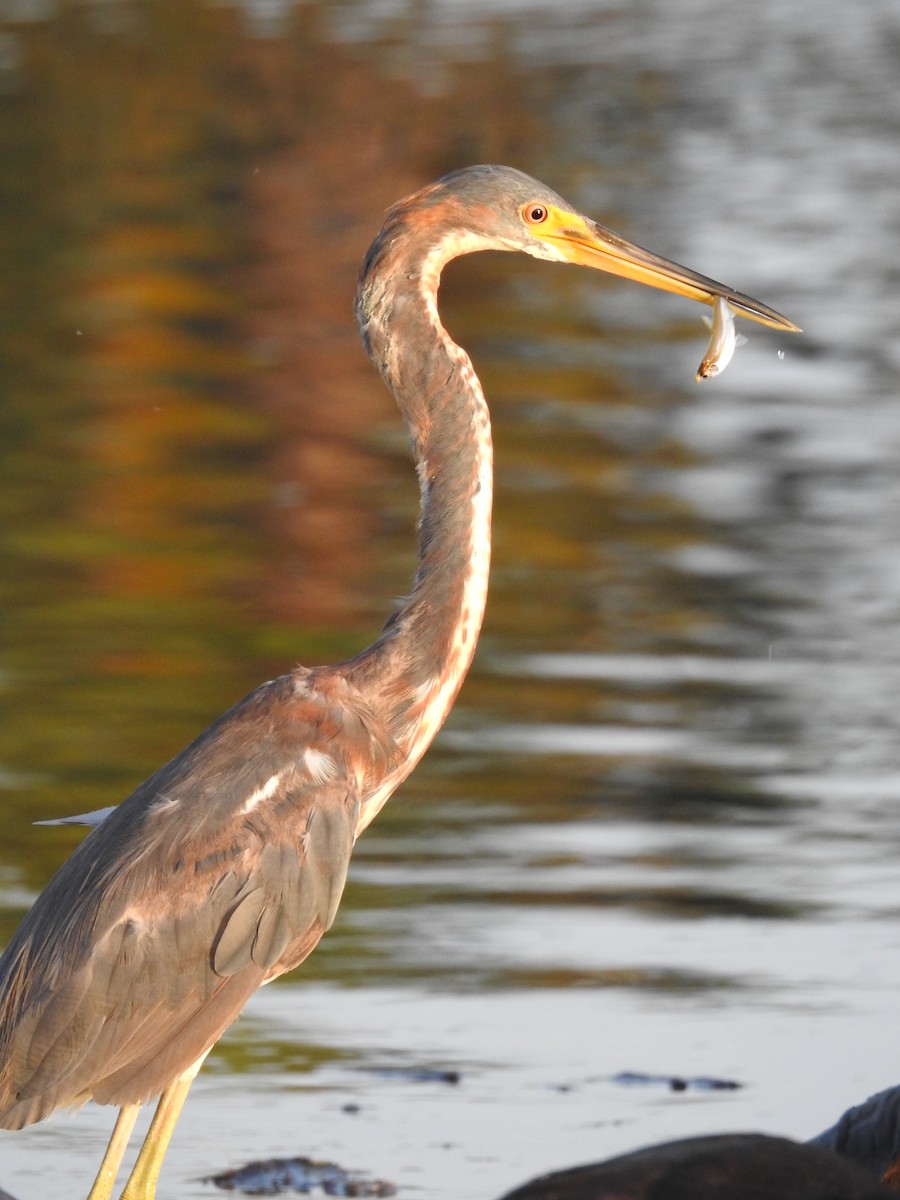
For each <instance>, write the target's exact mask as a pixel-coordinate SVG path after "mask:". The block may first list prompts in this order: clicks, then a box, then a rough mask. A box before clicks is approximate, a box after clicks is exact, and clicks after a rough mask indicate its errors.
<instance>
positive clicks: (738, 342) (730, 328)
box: [694, 296, 747, 383]
mask: <svg viewBox="0 0 900 1200" xmlns="http://www.w3.org/2000/svg"><path fill="white" fill-rule="evenodd" d="M703 320H704V323H705V324H706V325H708V326H709V328H710V330H711V332H710V335H709V345H708V346H707V347H706V353H705V354H704V356H703V362H701V364H700V366H699V367H698V369H697V374H696V375H695V376H694V378H695V379H696V380H697V382H698V383H700V382H701V380H703V379H712V378H713V376H714V375H718V374H719V372H720V371H724V370H725V368H726V367H727V366H728V364H729V363H730V362H731V356H732V355H733V354H734V351H735V347H737V346H742V345H743V344H744V342H746V340H747V339H746V338H745V337H743V336H742V335H741V334H739V333H737V332H736V331H735V328H734V313H733V312H732V310H731V308H730V307H729V305H728V301H727V300H725V299H723V297H722V296H716V302H715V304H714V305H713V319H712V320H711V321H710V319H709V318H708V317H704V318H703Z"/></svg>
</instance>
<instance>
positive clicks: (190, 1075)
mask: <svg viewBox="0 0 900 1200" xmlns="http://www.w3.org/2000/svg"><path fill="white" fill-rule="evenodd" d="M208 1053H209V1051H208V1050H207V1051H206V1053H205V1054H203V1055H201V1057H200V1058H198V1059H197V1061H196V1062H195V1063H194V1065H193V1066H192V1067H188V1069H187V1070H186V1071H185V1072H184V1074H183V1075H179V1076H178V1078H177V1079H176V1080H174V1082H172V1083H170V1084H169V1086H168V1087H167V1088H166V1090H165V1091H164V1092H163V1094H162V1095H161V1096H160V1098H159V1104H158V1105H157V1106H156V1112H155V1113H154V1114H153V1120H152V1121H151V1122H150V1128H149V1129H148V1130H147V1136H146V1137H145V1138H144V1144H143V1145H142V1146H141V1152H140V1154H139V1155H138V1157H137V1162H136V1163H135V1164H134V1168H133V1169H132V1172H131V1174H130V1175H129V1176H128V1182H127V1183H126V1184H125V1191H124V1192H123V1193H122V1196H121V1200H154V1197H155V1196H156V1181H157V1179H159V1172H160V1168H161V1167H162V1162H163V1158H164V1157H165V1153H166V1150H167V1149H168V1146H169V1139H170V1138H171V1136H172V1132H173V1130H174V1129H175V1122H176V1121H177V1120H178V1117H179V1115H180V1113H181V1110H182V1108H183V1107H184V1102H185V1100H187V1094H188V1092H189V1091H190V1088H191V1084H192V1083H193V1082H194V1076H195V1075H196V1074H197V1072H198V1071H199V1070H200V1068H201V1067H202V1066H203V1060H204V1059H205V1058H206V1055H207V1054H208Z"/></svg>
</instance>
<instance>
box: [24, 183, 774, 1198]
mask: <svg viewBox="0 0 900 1200" xmlns="http://www.w3.org/2000/svg"><path fill="white" fill-rule="evenodd" d="M481 250H504V251H521V252H523V253H525V254H528V255H531V256H532V257H534V258H539V259H545V260H547V261H549V262H560V263H580V264H582V265H584V266H588V267H594V268H598V269H600V270H602V271H607V272H611V273H612V274H614V275H620V276H624V277H626V278H629V279H634V280H637V281H638V282H640V283H644V284H649V285H651V286H653V287H657V288H661V289H663V290H665V291H669V292H674V293H677V294H680V295H682V296H687V297H690V298H692V299H694V300H697V301H700V302H702V303H705V304H708V305H713V304H715V303H716V301H717V298H724V299H725V300H726V301H727V303H728V305H729V306H730V309H731V310H732V311H733V312H735V313H737V314H739V315H742V316H745V317H749V318H750V319H751V320H753V321H757V322H759V323H761V324H763V325H767V326H770V327H772V328H775V329H780V330H788V331H794V330H796V329H797V326H796V325H794V324H793V322H791V321H789V320H788V319H787V318H786V317H784V316H782V315H781V314H780V313H778V312H776V311H775V310H774V309H772V308H769V307H768V306H767V305H765V304H761V303H760V302H759V301H757V300H753V299H751V298H750V297H749V296H746V295H743V294H742V293H740V292H736V291H734V290H732V289H731V288H728V287H725V286H724V285H723V284H720V283H717V282H716V281H715V280H713V279H709V278H707V277H706V276H704V275H700V274H698V273H697V272H695V271H692V270H690V269H688V268H687V267H683V266H679V265H678V264H677V263H675V262H672V261H670V260H667V259H665V258H661V257H659V256H658V255H656V254H654V253H652V252H650V251H649V250H645V249H643V248H642V247H640V246H638V245H636V244H634V243H632V242H629V241H627V240H626V239H625V238H623V237H620V236H619V235H617V234H615V233H613V232H612V231H611V230H609V229H606V228H605V227H603V226H601V225H599V224H597V223H595V222H594V221H592V220H591V219H589V218H588V217H586V216H583V215H581V214H580V213H579V212H578V211H577V210H576V209H575V208H573V207H572V205H570V204H568V203H567V202H566V201H564V200H563V199H562V198H561V197H560V196H558V195H557V194H556V193H555V192H553V191H551V190H550V189H549V188H548V187H546V186H545V185H543V184H541V183H539V182H537V181H536V180H534V179H532V178H530V177H529V176H527V175H525V174H522V173H521V172H519V171H517V170H514V169H512V168H510V167H501V166H476V167H468V168H464V169H462V170H458V171H455V172H452V173H451V174H448V175H445V176H444V177H442V178H441V179H439V180H437V181H436V182H435V183H432V184H430V185H429V186H427V187H424V188H422V189H421V190H419V191H417V192H415V193H414V194H413V195H411V196H409V197H407V198H406V199H404V200H401V201H400V202H399V203H397V204H396V205H394V206H393V207H392V208H391V209H389V210H388V212H387V214H386V216H385V219H384V223H383V225H382V227H381V229H380V231H379V233H378V234H377V236H376V237H375V240H374V241H373V243H372V245H371V247H370V248H369V250H368V253H367V254H366V256H365V259H364V262H363V266H362V270H361V274H360V279H359V286H358V291H357V297H356V314H357V318H358V322H359V326H360V331H361V334H362V340H363V343H364V346H365V349H366V351H367V353H368V355H369V357H370V359H371V360H372V362H373V363H374V365H375V366H376V367H377V369H378V370H379V371H380V373H381V375H382V377H383V379H384V381H385V382H386V384H387V386H388V388H389V389H390V390H391V392H392V393H393V395H394V397H395V399H396V401H397V404H398V406H399V409H400V413H401V415H402V417H403V419H404V420H405V422H406V425H407V428H408V431H409V435H410V439H411V446H412V454H413V457H414V459H415V465H416V469H417V471H418V478H419V486H420V491H421V511H420V520H419V527H418V565H417V569H416V573H415V577H414V580H413V584H412V588H411V591H410V593H409V595H408V597H407V598H406V599H405V600H404V601H402V602H401V603H400V605H399V607H398V608H397V609H396V611H395V612H394V613H393V614H392V616H391V617H390V619H389V620H388V621H387V624H386V625H385V627H384V629H383V630H382V631H381V633H380V635H379V636H378V637H377V639H376V640H375V641H374V642H373V643H372V645H370V646H369V647H368V648H367V649H365V650H363V651H361V652H360V653H359V654H357V655H356V656H355V657H353V658H351V659H349V660H348V661H346V662H342V663H339V664H337V665H333V666H319V667H311V668H307V667H296V668H294V669H293V670H291V671H289V672H288V673H287V674H285V675H283V676H281V677H280V678H277V679H275V680H271V681H269V682H267V683H264V684H262V685H261V686H260V687H258V688H256V689H255V690H254V691H252V692H251V693H250V694H249V695H248V696H246V697H245V698H244V699H242V700H240V701H239V702H238V703H237V704H235V705H234V707H232V708H231V709H229V710H228V711H227V712H226V713H224V715H222V716H221V717H219V718H218V720H216V721H215V722H214V723H213V724H212V725H211V726H210V727H209V728H208V729H207V730H206V731H205V732H203V733H201V734H200V735H199V737H197V738H196V739H195V740H194V741H193V742H191V744H190V745H189V746H187V748H186V749H185V750H183V751H182V752H181V753H180V754H178V755H177V756H176V757H175V758H173V759H172V760H171V762H169V763H167V764H166V765H165V766H163V767H161V768H160V769H159V770H158V771H157V772H156V773H155V774H154V775H152V776H151V777H150V778H149V779H148V780H146V781H145V782H144V783H142V784H141V785H140V786H139V787H138V788H137V790H136V791H134V792H133V793H132V795H130V796H129V797H128V798H127V799H126V800H124V801H123V802H122V803H121V804H120V805H119V806H118V807H116V808H115V809H113V810H112V811H111V812H109V813H108V815H105V819H102V820H99V819H98V820H97V821H94V822H91V821H88V823H93V824H95V825H96V827H95V828H94V829H92V830H91V832H90V833H89V834H88V835H87V837H86V838H85V839H84V841H83V842H82V843H81V844H80V845H79V847H78V848H77V849H76V850H75V851H74V853H73V854H72V855H71V856H70V857H69V858H68V859H67V860H66V861H65V862H64V863H63V865H62V867H60V869H59V870H58V871H57V873H56V874H55V875H54V876H53V878H52V879H51V880H50V882H49V883H48V884H47V886H46V888H45V889H44V891H43V892H42V893H41V894H40V896H39V897H38V899H37V900H36V901H35V903H34V906H33V907H32V909H31V910H30V912H29V913H28V914H27V915H26V917H25V918H24V920H23V921H22V924H21V925H20V926H19V928H18V930H17V931H16V932H15V934H14V935H13V938H12V940H11V941H10V943H9V945H8V946H7V948H6V951H5V953H4V954H3V957H2V959H0V1127H3V1128H7V1129H19V1128H21V1127H23V1126H26V1125H30V1124H32V1123H34V1122H37V1121H41V1120H43V1119H44V1118H45V1117H47V1116H49V1115H50V1113H52V1112H53V1111H54V1110H56V1109H58V1108H60V1107H68V1108H72V1107H77V1106H79V1105H81V1104H83V1103H85V1102H86V1101H87V1100H94V1101H96V1102H98V1103H100V1104H109V1105H115V1106H117V1107H118V1109H119V1113H118V1117H117V1119H116V1122H115V1126H114V1129H113V1132H112V1136H111V1138H110V1141H109V1144H108V1146H107V1149H106V1152H105V1154H104V1157H103V1160H102V1162H101V1165H100V1169H99V1171H98V1173H97V1177H96V1179H95V1181H94V1183H93V1186H92V1187H91V1190H90V1193H89V1200H108V1197H109V1196H110V1195H111V1194H112V1191H113V1188H114V1186H115V1181H116V1177H117V1175H118V1172H119V1168H120V1166H121V1162H122V1158H123V1156H124V1153H125V1150H126V1148H127V1144H128V1141H129V1139H130V1137H131V1133H132V1131H133V1127H134V1122H135V1119H136V1117H137V1114H138V1111H139V1109H140V1108H141V1106H142V1105H144V1104H145V1103H147V1102H148V1101H150V1100H153V1099H155V1098H157V1097H158V1098H159V1099H158V1104H157V1108H156V1111H155V1114H154V1117H153V1120H152V1122H151V1124H150V1127H149V1130H148V1132H147V1134H146V1137H145V1139H144V1141H143V1143H142V1145H141V1147H140V1151H139V1153H138V1156H137V1159H136V1162H135V1165H134V1168H133V1170H132V1171H131V1173H130V1175H129V1177H128V1180H127V1181H126V1184H125V1188H124V1191H123V1192H122V1194H121V1195H122V1200H153V1197H154V1196H155V1194H156V1186H157V1180H158V1177H159V1173H160V1168H161V1166H162V1162H163V1157H164V1155H165V1152H166V1149H167V1146H168V1144H169V1140H170V1138H171V1136H172V1132H173V1129H174V1127H175V1123H176V1121H177V1119H178V1116H179V1114H180V1112H181V1109H182V1106H183V1104H184V1102H185V1099H186V1097H187V1093H188V1089H189V1088H190V1086H191V1082H192V1081H193V1079H194V1077H195V1076H196V1074H197V1072H198V1071H199V1069H200V1067H201V1065H202V1063H203V1061H204V1059H205V1058H206V1056H207V1055H208V1054H209V1052H210V1050H211V1048H212V1047H213V1046H214V1045H215V1043H216V1042H217V1041H218V1039H219V1038H220V1037H221V1036H222V1034H223V1033H224V1031H225V1030H226V1029H227V1028H228V1026H229V1025H231V1024H232V1022H233V1021H234V1020H235V1019H236V1017H237V1016H238V1014H239V1013H240V1012H241V1010H242V1009H243V1007H244V1005H245V1004H246V1002H247V1000H248V998H249V997H250V996H251V995H252V994H253V992H255V991H256V989H257V988H258V987H260V986H261V985H262V984H264V983H267V982H269V981H270V980H272V979H274V978H276V977H277V976H279V975H281V974H283V973H284V972H285V971H291V970H293V969H294V968H295V967H297V966H299V964H300V963H302V962H303V960H304V959H305V958H306V957H307V955H308V954H310V952H311V951H312V950H313V949H314V947H315V946H316V944H317V943H318V942H319V939H320V938H321V937H322V935H323V934H324V933H325V932H326V931H327V930H328V928H329V927H330V926H331V924H332V922H333V921H334V918H335V914H336V912H337V908H338V904H339V902H340V899H341V893H342V892H343V889H344V883H345V880H346V877H347V870H348V865H349V861H350V855H351V851H352V849H353V846H354V843H355V841H356V839H357V837H358V836H359V835H360V834H361V833H362V832H363V830H365V829H366V827H367V826H368V825H369V824H370V823H371V822H372V820H373V819H374V818H375V816H376V815H377V814H378V812H379V811H380V809H381V808H382V807H383V805H384V804H385V802H386V801H387V799H388V797H389V796H390V795H391V794H392V793H393V792H394V791H395V790H396V788H397V787H398V786H399V785H400V784H401V783H402V782H403V781H404V780H405V779H406V777H407V776H408V775H409V774H410V772H411V771H412V770H413V768H414V767H415V766H416V764H417V763H418V762H419V760H420V759H421V757H422V755H423V754H424V753H425V751H426V749H427V748H428V746H429V744H430V743H431V742H432V740H433V739H434V737H435V735H436V734H437V732H438V730H439V729H440V727H441V725H442V723H443V722H444V719H445V718H446V716H447V714H448V712H449V711H450V708H451V706H452V704H453V702H454V700H455V699H456V696H457V693H458V691H459V689H460V686H461V684H462V681H463V678H464V677H465V675H466V672H467V671H468V669H469V666H470V664H471V662H472V657H473V655H474V652H475V644H476V641H477V639H478V635H479V631H480V628H481V623H482V617H483V614H484V607H485V598H486V594H487V585H488V566H489V559H490V540H491V538H490V532H491V495H492V485H493V471H492V449H491V426H490V418H489V415H488V409H487V405H486V403H485V399H484V395H483V393H482V389H481V385H480V383H479V381H478V378H477V376H476V374H475V371H474V369H473V366H472V362H471V360H470V358H469V356H468V355H467V354H466V352H465V351H464V350H463V349H461V348H460V347H459V346H458V345H457V344H456V343H455V342H454V341H453V340H452V339H451V337H450V335H449V334H448V333H447V331H446V330H445V328H444V326H443V324H442V323H441V318H440V316H439V313H438V308H437V295H438V286H439V282H440V278H441V272H442V270H443V268H444V267H445V266H446V264H447V263H448V262H450V260H451V259H453V258H456V257H458V256H459V255H463V254H470V253H473V252H475V251H481Z"/></svg>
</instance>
